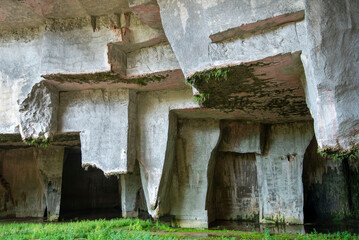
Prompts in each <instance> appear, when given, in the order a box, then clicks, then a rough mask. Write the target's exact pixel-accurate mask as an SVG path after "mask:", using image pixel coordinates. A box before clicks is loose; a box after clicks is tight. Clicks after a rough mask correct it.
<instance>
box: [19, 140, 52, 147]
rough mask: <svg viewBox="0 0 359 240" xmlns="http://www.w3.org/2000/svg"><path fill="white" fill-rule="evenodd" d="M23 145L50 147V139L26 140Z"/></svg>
mask: <svg viewBox="0 0 359 240" xmlns="http://www.w3.org/2000/svg"><path fill="white" fill-rule="evenodd" d="M24 142H25V143H27V144H30V145H35V146H41V147H47V146H49V145H50V139H44V138H26V139H25V140H24Z"/></svg>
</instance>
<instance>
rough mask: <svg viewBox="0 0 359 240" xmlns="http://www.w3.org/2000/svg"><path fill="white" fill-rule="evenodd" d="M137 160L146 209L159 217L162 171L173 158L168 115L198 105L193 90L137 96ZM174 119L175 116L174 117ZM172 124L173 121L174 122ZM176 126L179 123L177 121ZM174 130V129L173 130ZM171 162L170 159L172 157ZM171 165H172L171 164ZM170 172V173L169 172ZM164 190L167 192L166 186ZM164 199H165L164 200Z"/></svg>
mask: <svg viewBox="0 0 359 240" xmlns="http://www.w3.org/2000/svg"><path fill="white" fill-rule="evenodd" d="M137 102H138V105H137V106H138V110H137V111H138V131H137V132H138V142H137V148H138V149H137V159H138V161H139V163H140V170H141V180H142V186H143V191H144V194H145V197H146V202H147V208H148V211H149V213H150V214H151V215H152V216H153V217H155V216H156V217H158V216H159V214H160V212H159V211H160V210H159V208H158V196H159V188H160V182H161V181H163V182H166V181H167V179H164V180H162V177H161V176H162V173H165V172H167V171H168V169H164V164H165V162H166V161H167V158H169V159H171V158H173V154H174V153H175V152H174V151H175V149H174V147H173V146H174V145H173V144H171V145H170V146H169V147H167V142H168V138H169V137H173V135H170V134H169V133H170V128H169V127H170V124H171V122H170V121H169V120H170V119H169V115H170V111H174V110H175V109H186V108H196V107H198V105H197V104H196V103H195V102H194V100H193V96H192V90H191V89H189V88H187V89H183V90H169V91H153V92H143V93H140V94H139V98H138V101H137ZM173 120H175V118H173ZM172 123H173V122H172ZM174 127H176V124H174ZM172 131H173V129H172ZM170 161H171V160H170ZM169 167H171V164H169ZM167 174H170V173H169V172H168V173H167ZM164 191H167V189H166V188H165V189H164ZM164 201H165V200H164Z"/></svg>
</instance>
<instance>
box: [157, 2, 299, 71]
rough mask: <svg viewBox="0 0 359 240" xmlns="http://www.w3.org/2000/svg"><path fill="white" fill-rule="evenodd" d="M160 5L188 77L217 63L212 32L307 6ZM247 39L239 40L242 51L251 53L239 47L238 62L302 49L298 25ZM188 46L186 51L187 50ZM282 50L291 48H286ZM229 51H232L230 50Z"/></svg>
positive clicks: (256, 4) (168, 36) (260, 4)
mask: <svg viewBox="0 0 359 240" xmlns="http://www.w3.org/2000/svg"><path fill="white" fill-rule="evenodd" d="M158 4H159V6H160V9H161V18H162V24H163V28H164V30H165V33H166V36H167V38H168V40H169V42H170V43H171V45H172V47H173V50H174V52H175V54H176V56H177V59H178V61H179V63H180V65H181V68H182V70H183V72H184V74H185V75H186V76H189V75H191V74H193V73H195V72H196V71H199V70H202V69H204V68H206V67H210V66H212V65H213V64H214V62H213V61H212V57H214V56H215V55H216V54H215V53H211V52H210V51H211V50H210V49H211V48H210V47H209V46H210V43H211V39H210V38H209V36H210V35H211V34H213V33H217V32H220V31H223V30H227V29H230V28H233V27H237V26H240V25H242V24H247V23H253V22H257V21H259V20H264V19H268V18H272V17H273V16H277V15H282V14H286V13H291V12H296V11H300V10H303V9H304V4H303V1H295V0H291V1H286V2H283V3H282V2H281V4H278V3H277V1H275V0H274V1H273V0H271V1H269V2H263V1H259V0H258V1H257V0H256V1H252V2H243V3H242V4H237V3H236V2H233V1H206V2H201V3H199V2H196V1H167V0H159V1H158ZM289 36H291V37H289ZM282 39H283V40H284V41H282V42H281V41H278V42H277V41H276V40H282ZM247 42H248V43H244V44H243V43H242V41H238V42H237V43H236V45H237V46H238V48H239V49H241V50H242V51H247V50H246V49H248V52H246V54H243V55H242V54H238V50H237V51H236V52H233V55H237V56H241V57H240V58H238V57H236V59H235V60H236V61H237V62H238V61H241V62H248V61H253V60H257V59H262V58H265V57H268V56H273V55H276V54H279V53H283V52H292V51H296V50H295V49H297V50H299V49H298V47H297V46H296V45H297V44H298V45H299V42H298V40H297V35H296V31H295V29H294V28H292V30H291V31H289V32H288V31H287V30H286V28H283V29H280V30H279V33H277V34H275V35H272V37H269V38H267V39H265V38H264V39H263V40H258V39H257V38H256V37H254V38H252V39H248V41H247ZM245 45H248V46H245ZM293 47H294V48H293ZM256 48H257V49H259V48H260V49H261V50H260V52H261V53H260V55H259V56H260V57H259V56H258V54H257V53H258V52H259V51H254V49H256ZM263 48H267V49H268V50H264V49H263ZM184 49H186V50H185V51H184ZM282 49H283V50H284V49H288V50H285V51H283V50H282ZM289 49H291V50H289ZM228 53H229V54H231V53H230V51H228ZM194 56H196V57H194ZM240 59H241V60H240ZM233 60H234V59H232V58H231V57H229V58H228V59H227V61H226V62H228V63H230V62H232V63H233Z"/></svg>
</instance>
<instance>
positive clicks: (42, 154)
mask: <svg viewBox="0 0 359 240" xmlns="http://www.w3.org/2000/svg"><path fill="white" fill-rule="evenodd" d="M35 154H37V161H38V167H39V170H40V173H41V177H42V182H43V186H44V190H45V198H46V206H47V219H48V220H49V221H57V220H58V218H59V215H60V205H61V185H62V170H63V163H64V147H40V148H38V149H36V150H35Z"/></svg>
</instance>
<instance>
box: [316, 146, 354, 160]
mask: <svg viewBox="0 0 359 240" xmlns="http://www.w3.org/2000/svg"><path fill="white" fill-rule="evenodd" d="M318 153H319V154H320V155H321V156H322V157H323V156H328V157H331V158H332V159H333V161H336V160H339V161H343V160H344V159H348V160H349V159H352V160H354V159H358V158H359V147H352V148H351V149H350V150H341V149H332V148H325V149H318Z"/></svg>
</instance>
